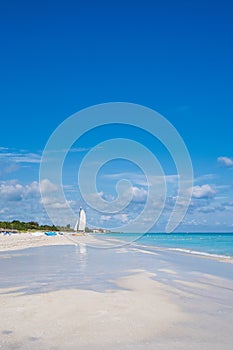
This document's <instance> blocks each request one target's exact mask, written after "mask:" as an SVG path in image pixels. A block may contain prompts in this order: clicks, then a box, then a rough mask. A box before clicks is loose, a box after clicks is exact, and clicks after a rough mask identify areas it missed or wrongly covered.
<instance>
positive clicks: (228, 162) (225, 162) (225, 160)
mask: <svg viewBox="0 0 233 350" xmlns="http://www.w3.org/2000/svg"><path fill="white" fill-rule="evenodd" d="M217 160H218V163H220V164H221V165H222V166H225V167H227V168H230V167H232V166H233V159H232V158H229V157H218V159H217Z"/></svg>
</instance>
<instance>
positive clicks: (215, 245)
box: [108, 233, 233, 258]
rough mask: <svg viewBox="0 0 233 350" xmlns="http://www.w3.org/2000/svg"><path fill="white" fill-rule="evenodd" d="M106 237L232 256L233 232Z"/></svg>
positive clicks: (193, 252) (191, 251) (197, 252)
mask: <svg viewBox="0 0 233 350" xmlns="http://www.w3.org/2000/svg"><path fill="white" fill-rule="evenodd" d="M108 237H111V238H115V239H120V240H121V241H122V240H123V241H127V242H131V241H134V244H138V245H144V246H152V247H161V248H166V249H168V250H176V251H181V252H185V253H190V254H201V255H215V256H224V257H229V258H233V233H172V234H165V233H146V234H144V235H143V236H141V237H139V235H138V234H133V233H119V234H117V233H114V234H108ZM138 237H139V238H138Z"/></svg>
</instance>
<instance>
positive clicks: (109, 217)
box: [100, 215, 112, 221]
mask: <svg viewBox="0 0 233 350" xmlns="http://www.w3.org/2000/svg"><path fill="white" fill-rule="evenodd" d="M111 218H112V217H111V216H110V215H101V217H100V220H102V221H109V220H111Z"/></svg>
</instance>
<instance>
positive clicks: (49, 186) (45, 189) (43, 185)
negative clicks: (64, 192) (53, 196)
mask: <svg viewBox="0 0 233 350" xmlns="http://www.w3.org/2000/svg"><path fill="white" fill-rule="evenodd" d="M40 191H41V193H51V192H56V191H57V186H56V185H55V184H54V183H52V182H51V181H50V180H48V179H43V180H42V181H41V182H40Z"/></svg>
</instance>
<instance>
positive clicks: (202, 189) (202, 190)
mask: <svg viewBox="0 0 233 350" xmlns="http://www.w3.org/2000/svg"><path fill="white" fill-rule="evenodd" d="M190 191H192V196H193V198H198V199H201V198H211V197H213V196H214V195H215V194H216V190H215V189H214V188H213V187H212V186H210V185H209V184H206V185H202V186H194V187H193V188H192V190H190Z"/></svg>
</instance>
